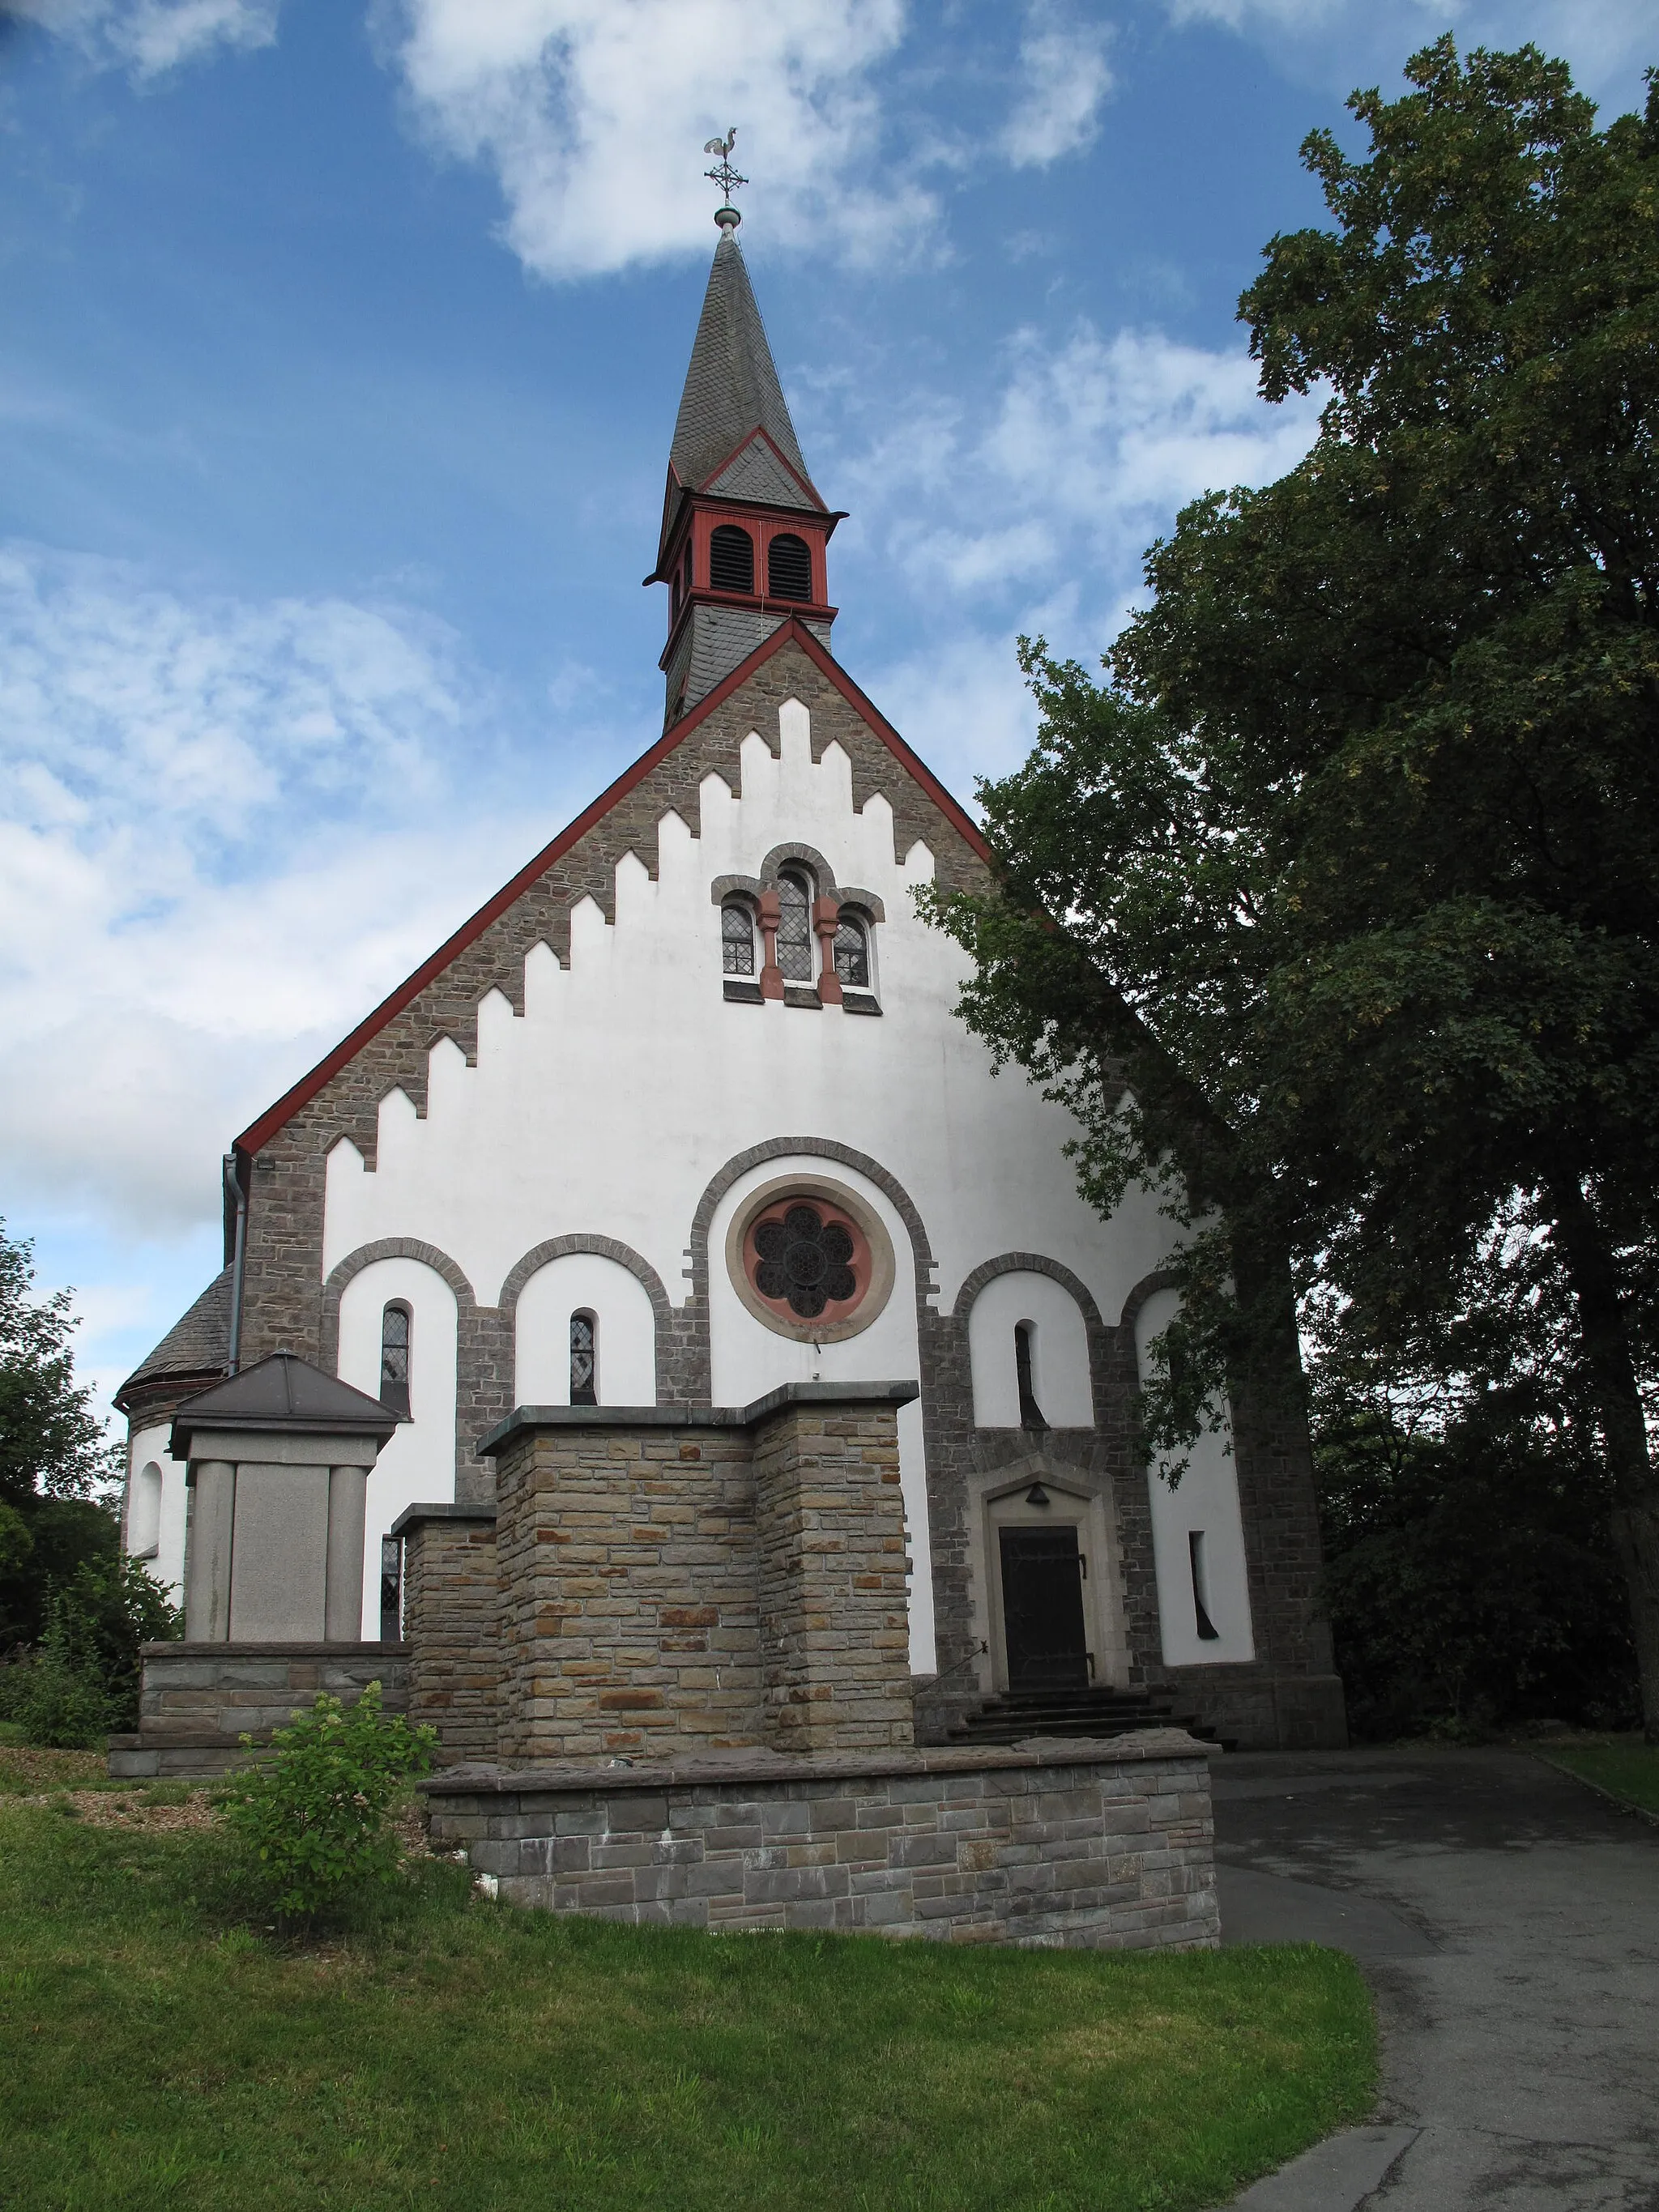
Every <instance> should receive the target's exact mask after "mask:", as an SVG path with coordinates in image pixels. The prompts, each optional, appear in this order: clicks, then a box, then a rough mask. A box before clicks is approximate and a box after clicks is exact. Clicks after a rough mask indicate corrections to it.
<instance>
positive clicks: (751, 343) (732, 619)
mask: <svg viewBox="0 0 1659 2212" xmlns="http://www.w3.org/2000/svg"><path fill="white" fill-rule="evenodd" d="M714 219H715V221H716V222H718V223H719V224H720V244H719V245H718V246H716V247H715V249H714V265H713V267H712V268H711V269H710V270H709V272H708V290H707V291H706V292H705V293H704V295H703V302H702V314H701V315H700V316H699V318H698V319H697V335H696V339H695V341H694V342H693V344H692V348H691V362H690V368H688V369H687V371H686V375H685V388H684V392H682V394H681V396H680V410H679V414H678V416H677V417H676V420H675V423H674V438H673V443H672V445H671V447H670V448H669V462H668V485H667V491H666V495H665V498H664V501H663V517H662V536H661V539H660V541H659V545H658V550H657V566H656V568H654V569H653V572H652V574H650V575H649V576H647V578H646V581H647V583H648V584H652V583H663V584H666V585H667V586H668V587H669V615H668V643H667V646H666V647H665V650H664V653H663V657H662V661H661V664H660V665H661V666H662V668H663V670H664V671H665V675H666V677H667V679H668V684H667V698H666V702H665V708H666V720H668V721H673V720H675V719H676V718H677V717H678V715H679V714H683V713H684V711H685V709H686V708H688V707H693V706H695V705H696V702H697V701H698V700H699V699H700V698H702V696H704V695H705V694H706V693H707V692H708V691H710V690H713V689H714V685H715V684H718V683H719V682H720V680H721V678H723V677H725V676H726V675H728V674H729V673H730V672H731V671H732V669H733V668H735V667H736V666H737V665H738V663H739V661H741V660H743V659H746V658H747V656H748V655H749V654H750V653H752V652H753V651H754V649H755V647H757V645H759V644H761V643H762V642H763V641H764V640H765V639H766V638H768V637H769V636H770V635H771V634H772V632H773V631H774V630H775V629H776V628H777V626H778V624H779V623H781V622H783V621H787V619H788V617H790V616H791V615H799V617H802V618H803V619H804V620H806V621H807V622H809V623H811V628H812V629H814V631H816V632H817V635H819V636H820V637H822V638H823V641H824V642H825V643H826V644H827V643H828V642H829V625H830V623H832V622H833V621H834V619H835V612H836V611H835V609H834V608H833V607H832V606H830V605H829V604H828V587H827V580H826V576H825V568H824V550H825V548H826V546H827V545H828V543H829V534H830V532H831V531H833V530H834V528H835V526H836V523H837V522H838V521H839V520H841V517H840V515H839V514H837V513H832V512H831V510H830V509H829V507H826V506H825V504H824V502H823V499H822V498H821V497H820V496H819V495H818V491H817V487H816V485H814V483H813V482H812V480H811V477H809V476H808V475H807V473H806V463H805V460H804V459H803V458H802V455H801V450H800V442H799V440H798V439H797V437H796V435H795V426H794V424H793V422H791V421H790V419H789V409H788V406H787V403H786V401H785V399H784V396H783V387H782V386H781V384H780V383H779V381H778V372H777V368H776V366H775V363H774V362H773V359H772V349H771V348H770V346H769V345H768V343H767V342H766V329H765V325H763V323H762V321H761V314H760V309H759V307H758V306H757V304H756V301H755V294H754V288H753V287H752V286H751V285H750V282H749V271H748V270H747V269H746V268H745V266H744V258H743V252H742V249H741V247H740V246H738V241H737V239H736V237H735V235H734V232H735V230H736V227H737V222H738V214H737V210H736V209H735V208H732V207H725V208H722V209H721V210H720V213H719V215H717V216H715V218H714Z"/></svg>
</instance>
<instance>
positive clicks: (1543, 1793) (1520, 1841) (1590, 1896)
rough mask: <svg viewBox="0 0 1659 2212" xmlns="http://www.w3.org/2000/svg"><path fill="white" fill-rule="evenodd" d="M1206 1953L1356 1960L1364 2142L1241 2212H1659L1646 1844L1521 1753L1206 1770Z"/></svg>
mask: <svg viewBox="0 0 1659 2212" xmlns="http://www.w3.org/2000/svg"><path fill="white" fill-rule="evenodd" d="M1212 1789H1213V1794H1214V1801H1215V1824H1216V1859H1217V1871H1218V1885H1219V1888H1220V1896H1221V1924H1222V1941H1223V1942H1225V1943H1262V1942H1319V1943H1327V1944H1330V1945H1332V1946H1333V1947H1334V1948H1340V1949H1343V1950H1346V1951H1349V1952H1351V1953H1352V1954H1353V1956H1354V1957H1355V1958H1356V1959H1357V1960H1358V1961H1359V1962H1360V1964H1361V1966H1362V1967H1363V1969H1364V1973H1365V1975H1366V1978H1367V1979H1368V1980H1369V1982H1370V1985H1371V1988H1372V1990H1373V1991H1374V1992H1375V1995H1376V2002H1377V2009H1378V2015H1379V2018H1380V2020H1381V2023H1382V2031H1383V2100H1382V2105H1381V2108H1380V2110H1379V2112H1378V2113H1377V2114H1376V2125H1375V2126H1373V2127H1370V2128H1365V2129H1356V2130H1350V2131H1349V2132H1348V2134H1346V2135H1345V2136H1337V2137H1334V2138H1333V2139H1332V2142H1330V2143H1329V2144H1326V2145H1322V2146H1321V2147H1320V2148H1318V2149H1317V2150H1316V2151H1314V2152H1311V2153H1310V2154H1309V2155H1308V2157H1307V2158H1306V2159H1304V2160H1297V2161H1296V2163H1295V2165H1293V2166H1289V2167H1286V2168H1285V2171H1284V2172H1282V2173H1280V2174H1278V2175H1274V2176H1273V2177H1271V2178H1270V2179H1268V2180H1267V2181H1266V2182H1261V2183H1258V2184H1257V2185H1256V2186H1255V2188H1254V2189H1252V2190H1249V2191H1246V2192H1245V2194H1244V2196H1243V2197H1241V2198H1240V2199H1238V2212H1354V2208H1355V2207H1357V2206H1360V2205H1363V2206H1364V2207H1365V2208H1366V2212H1464V2208H1466V2207H1469V2208H1474V2207H1480V2208H1483V2212H1484V2208H1488V2207H1491V2208H1501V2212H1659V1829H1656V1828H1654V1827H1652V1826H1649V1825H1648V1824H1647V1823H1645V1822H1644V1821H1641V1820H1638V1819H1637V1818H1635V1817H1634V1816H1633V1815H1631V1814H1626V1813H1623V1812H1620V1810H1618V1809H1617V1808H1614V1807H1613V1806H1612V1805H1609V1804H1608V1803H1607V1802H1606V1801H1605V1800H1603V1799H1601V1798H1600V1797H1598V1796H1595V1793H1594V1792H1593V1791H1591V1790H1587V1789H1585V1788H1584V1787H1583V1784H1580V1783H1578V1782H1576V1781H1574V1780H1573V1779H1572V1778H1571V1777H1569V1776H1567V1775H1564V1774H1562V1773H1560V1772H1559V1771H1557V1770H1555V1769H1553V1768H1551V1767H1549V1766H1547V1765H1545V1764H1544V1763H1543V1762H1542V1761H1541V1759H1534V1758H1533V1757H1531V1756H1530V1755H1528V1753H1524V1752H1512V1751H1485V1750H1480V1751H1474V1750H1468V1751H1466V1750H1452V1749H1440V1748H1437V1747H1424V1748H1422V1749H1420V1750H1419V1749H1415V1748H1413V1749H1411V1750H1406V1751H1370V1752H1364V1751H1346V1752H1317V1753H1303V1754H1299V1755H1298V1754H1290V1753H1243V1754H1241V1753H1233V1754H1231V1755H1218V1756H1217V1758H1216V1759H1215V1761H1214V1763H1213V1765H1212Z"/></svg>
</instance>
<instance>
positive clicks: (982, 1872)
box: [422, 1731, 1219, 1950]
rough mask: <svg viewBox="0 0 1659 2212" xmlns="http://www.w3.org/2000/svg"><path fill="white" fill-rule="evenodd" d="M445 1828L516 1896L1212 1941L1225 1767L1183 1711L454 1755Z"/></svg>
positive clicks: (677, 1919) (807, 1919) (962, 1935)
mask: <svg viewBox="0 0 1659 2212" xmlns="http://www.w3.org/2000/svg"><path fill="white" fill-rule="evenodd" d="M422 1787H423V1789H424V1790H425V1793H426V1796H427V1799H428V1804H429V1806H430V1808H431V1814H432V1838H433V1841H434V1843H435V1844H436V1845H437V1846H439V1848H441V1849H442V1848H450V1849H453V1848H454V1847H455V1846H457V1845H459V1846H461V1847H463V1848H464V1849H465V1851H466V1853H467V1856H468V1858H469V1859H470V1861H471V1864H472V1866H473V1867H474V1869H476V1870H477V1873H478V1874H479V1875H480V1876H481V1877H482V1878H483V1881H485V1882H486V1884H487V1885H488V1886H489V1887H490V1888H491V1889H493V1890H494V1891H495V1893H496V1894H497V1895H499V1896H501V1898H503V1899H506V1900H507V1902H508V1903H511V1904H514V1905H532V1906H538V1907H541V1908H544V1909H545V1910H547V1911H555V1912H579V1913H588V1914H592V1915H593V1916H595V1917H599V1918H603V1919H609V1920H623V1921H631V1922H635V1923H643V1924H648V1925H653V1926H659V1927H690V1928H707V1929H763V1928H771V1929H786V1928H801V1929H836V1930H841V1931H844V1932H847V1933H854V1932H858V1931H863V1932H866V1933H871V1934H879V1935H884V1936H931V1937H933V1938H935V1939H936V1940H939V1941H944V1942H957V1943H1012V1944H1017V1945H1021V1946H1039V1945H1040V1946H1079V1947H1084V1946H1086V1947H1089V1948H1100V1949H1115V1950H1118V1949H1121V1950H1140V1949H1151V1948H1155V1947H1158V1948H1170V1949H1176V1950H1207V1949H1211V1948H1213V1947H1214V1946H1215V1944H1216V1943H1217V1942H1218V1939H1219V1928H1218V1918H1217V1911H1216V1894H1215V1867H1214V1844H1213V1832H1212V1825H1211V1818H1210V1793H1209V1771H1208V1767H1207V1765H1206V1759H1205V1757H1204V1753H1203V1748H1202V1747H1201V1746H1200V1745H1198V1744H1196V1743H1194V1741H1193V1740H1192V1739H1191V1738H1190V1737H1189V1736H1185V1735H1181V1734H1179V1733H1178V1732H1175V1731H1170V1732H1166V1733H1164V1734H1161V1735H1145V1736H1139V1737H1126V1738H1119V1739H1118V1740H1117V1741H1115V1742H1114V1743H1109V1744H1103V1743H1091V1744H1078V1743H1072V1744H1066V1743H1055V1744H1052V1745H1048V1746H1045V1747H1044V1748H1043V1749H1042V1751H1041V1752H1029V1751H1006V1752H985V1751H981V1752H974V1753H969V1752H955V1753H952V1752H909V1753H903V1752H895V1753H886V1754H885V1755H881V1754H867V1755H863V1756H860V1755H857V1754H848V1755H843V1756H842V1757H840V1758H836V1759H779V1758H776V1757H769V1756H768V1755H766V1754H764V1753H760V1754H753V1753H751V1754H747V1755H742V1754H734V1755H732V1756H731V1757H730V1758H728V1759H725V1760H713V1759H702V1760H697V1759H685V1760H679V1761H675V1762H672V1763H669V1764H664V1765H649V1766H639V1767H635V1768H634V1769H633V1770H631V1771H627V1772H625V1773H618V1772H617V1771H604V1770H599V1769H596V1768H594V1767H592V1766H588V1767H586V1768H584V1767H580V1766H576V1765H568V1766H564V1767H552V1768H542V1769H539V1770H538V1771H534V1772H532V1773H520V1774H511V1773H507V1772H504V1771H501V1770H500V1769H496V1770H489V1769H484V1768H474V1769H453V1770H451V1771H450V1772H449V1773H447V1774H446V1775H442V1776H439V1777H437V1778H435V1779H434V1780H432V1781H430V1782H428V1783H426V1784H423V1785H422Z"/></svg>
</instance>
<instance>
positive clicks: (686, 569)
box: [680, 538, 691, 599]
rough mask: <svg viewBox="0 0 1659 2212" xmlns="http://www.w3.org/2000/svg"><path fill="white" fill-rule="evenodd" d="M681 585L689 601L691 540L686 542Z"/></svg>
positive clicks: (681, 567)
mask: <svg viewBox="0 0 1659 2212" xmlns="http://www.w3.org/2000/svg"><path fill="white" fill-rule="evenodd" d="M680 583H681V586H682V588H683V589H684V593H685V596H686V598H687V599H690V596H691V541H690V538H687V540H686V542H685V558H684V561H683V562H681V563H680Z"/></svg>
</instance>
